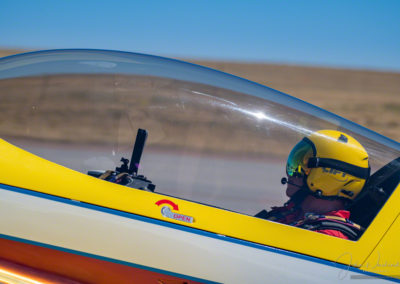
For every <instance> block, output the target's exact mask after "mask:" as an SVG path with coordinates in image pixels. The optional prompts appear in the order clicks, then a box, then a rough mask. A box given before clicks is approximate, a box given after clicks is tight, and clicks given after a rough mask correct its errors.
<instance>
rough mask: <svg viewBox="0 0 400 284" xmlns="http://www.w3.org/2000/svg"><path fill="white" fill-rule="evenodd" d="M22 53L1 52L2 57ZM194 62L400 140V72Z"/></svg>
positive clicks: (14, 51) (12, 51) (13, 51)
mask: <svg viewBox="0 0 400 284" xmlns="http://www.w3.org/2000/svg"><path fill="white" fill-rule="evenodd" d="M18 52H21V51H18V50H17V51H16V50H0V56H6V55H11V54H15V53H18ZM186 61H191V60H186ZM191 62H193V63H196V64H200V65H204V66H208V67H211V68H214V69H218V70H221V71H224V72H227V73H231V74H234V75H237V76H240V77H244V78H246V79H249V80H251V81H255V82H258V83H260V84H263V85H267V86H269V87H271V88H274V89H277V90H280V91H282V92H284V93H287V94H290V95H292V96H295V97H298V98H300V99H302V100H305V101H307V102H310V103H312V104H314V105H317V106H319V107H322V108H324V109H326V110H329V111H331V112H334V113H336V114H338V115H340V116H343V117H345V118H347V119H350V120H352V121H355V122H357V123H359V124H361V125H363V126H366V127H368V128H370V129H372V130H374V131H377V132H379V133H381V134H383V135H386V136H388V137H390V138H392V139H394V140H397V141H400V121H399V119H398V117H399V114H400V73H391V72H378V71H364V70H348V69H331V68H321V67H302V66H286V65H272V64H256V63H237V62H236V63H235V62H215V61H191Z"/></svg>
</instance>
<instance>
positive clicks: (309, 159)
mask: <svg viewBox="0 0 400 284" xmlns="http://www.w3.org/2000/svg"><path fill="white" fill-rule="evenodd" d="M286 172H287V174H288V176H304V177H305V179H306V182H307V185H308V188H309V189H310V190H311V191H312V192H313V193H314V194H315V195H316V196H319V197H321V198H328V199H329V198H340V197H341V198H347V199H350V200H353V199H354V198H355V197H356V196H357V195H358V194H359V193H360V191H361V190H362V188H363V187H364V184H365V182H366V180H367V179H368V177H369V174H370V167H369V162H368V153H367V151H366V150H365V149H364V147H363V146H362V145H361V144H360V143H359V142H358V141H357V140H356V139H354V138H353V137H351V136H349V135H347V134H345V133H343V132H340V131H336V130H320V131H317V132H314V133H312V134H311V135H309V136H308V137H305V138H304V139H303V140H301V141H300V142H299V143H298V144H297V145H296V146H295V147H294V148H293V149H292V151H291V152H290V154H289V157H288V161H287V164H286Z"/></svg>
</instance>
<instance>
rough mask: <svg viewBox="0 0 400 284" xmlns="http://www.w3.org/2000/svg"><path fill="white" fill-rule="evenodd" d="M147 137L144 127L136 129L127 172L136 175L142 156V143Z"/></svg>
mask: <svg viewBox="0 0 400 284" xmlns="http://www.w3.org/2000/svg"><path fill="white" fill-rule="evenodd" d="M146 139H147V131H146V130H144V129H140V128H139V129H138V132H137V135H136V141H135V146H134V147H133V152H132V158H131V163H130V165H129V171H128V173H129V174H134V175H137V172H138V169H139V162H140V158H141V157H142V153H143V148H144V144H145V143H146Z"/></svg>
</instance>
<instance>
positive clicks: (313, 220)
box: [294, 214, 363, 241]
mask: <svg viewBox="0 0 400 284" xmlns="http://www.w3.org/2000/svg"><path fill="white" fill-rule="evenodd" d="M294 225H295V226H297V227H300V228H304V229H308V230H311V231H319V230H335V231H339V232H341V233H343V234H344V235H346V236H347V237H348V238H349V239H350V240H353V241H354V240H357V239H358V238H359V237H360V236H361V233H362V231H363V229H362V228H361V227H360V226H359V225H357V224H355V223H353V222H351V221H350V220H348V219H345V218H341V217H337V216H324V215H315V214H309V215H308V216H306V218H305V219H303V220H301V221H300V222H297V224H294Z"/></svg>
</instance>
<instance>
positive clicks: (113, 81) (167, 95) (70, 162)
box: [0, 50, 400, 215]
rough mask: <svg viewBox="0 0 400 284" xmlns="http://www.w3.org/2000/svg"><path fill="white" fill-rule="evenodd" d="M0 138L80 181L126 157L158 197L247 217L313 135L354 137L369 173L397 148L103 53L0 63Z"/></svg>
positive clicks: (276, 96) (182, 71)
mask: <svg viewBox="0 0 400 284" xmlns="http://www.w3.org/2000/svg"><path fill="white" fill-rule="evenodd" d="M0 108H1V112H0V138H2V139H4V140H6V141H8V142H10V143H12V144H14V145H17V146H19V147H21V148H23V149H25V150H28V151H30V152H32V153H34V154H37V155H39V156H41V157H43V158H45V159H48V160H50V161H53V162H56V163H58V164H61V165H63V166H66V167H69V168H72V169H74V170H77V171H80V172H82V173H87V172H88V171H89V170H109V169H115V167H117V166H119V165H120V158H121V157H122V156H123V157H127V158H130V153H131V151H132V147H133V143H134V140H135V136H136V132H137V129H138V128H142V129H146V130H147V131H148V133H149V136H148V139H147V144H146V148H145V149H144V153H143V157H142V161H141V164H140V169H139V173H141V174H144V175H146V176H147V177H148V178H149V179H151V180H152V181H153V182H154V183H155V184H156V186H157V188H156V191H157V192H159V193H162V194H166V195H172V196H176V197H179V198H184V199H188V200H193V201H195V202H201V203H206V204H209V205H212V206H218V207H222V208H225V209H229V210H233V211H237V212H241V213H244V214H250V215H253V214H254V213H256V212H258V211H260V210H261V209H265V208H269V207H270V206H273V205H279V204H282V203H283V202H284V201H286V197H285V194H284V189H283V187H282V185H281V184H280V179H281V177H282V176H284V175H285V165H286V159H287V156H288V154H289V153H290V150H291V149H292V148H293V146H294V145H296V143H297V142H298V141H300V140H301V139H302V138H303V137H304V136H306V135H308V134H310V133H313V132H314V131H318V130H321V129H333V130H340V131H343V132H345V133H347V134H349V135H351V136H353V137H354V138H356V139H357V140H358V141H359V142H360V143H361V144H362V145H363V146H364V147H365V148H366V150H367V152H368V154H369V156H370V163H371V167H372V170H373V171H374V170H377V169H378V168H380V167H382V166H383V165H385V164H386V163H388V162H390V161H391V160H393V159H395V158H397V157H399V156H400V145H399V143H397V142H395V141H393V140H390V139H388V138H386V137H383V136H381V135H379V134H377V133H375V132H372V131H370V130H368V129H366V128H364V127H362V126H359V125H357V124H355V123H352V122H350V121H348V120H345V119H343V118H341V117H339V116H336V115H334V114H332V113H329V112H326V111H324V110H322V109H320V108H317V107H315V106H312V105H310V104H308V103H306V102H303V101H301V100H298V99H296V98H293V97H291V96H289V95H286V94H283V93H281V92H278V91H275V90H273V89H271V88H268V87H265V86H262V85H259V84H256V83H253V82H250V81H248V80H245V79H242V78H239V77H235V76H232V75H229V74H226V73H223V72H219V71H216V70H212V69H209V68H205V67H201V66H198V65H194V64H190V63H185V62H181V61H177V60H172V59H167V58H161V57H156V56H149V55H143V54H135V53H127V52H118V51H105V50H51V51H41V52H32V53H26V54H21V55H15V56H10V57H5V58H2V59H0Z"/></svg>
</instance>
